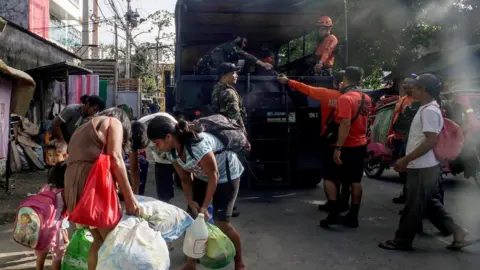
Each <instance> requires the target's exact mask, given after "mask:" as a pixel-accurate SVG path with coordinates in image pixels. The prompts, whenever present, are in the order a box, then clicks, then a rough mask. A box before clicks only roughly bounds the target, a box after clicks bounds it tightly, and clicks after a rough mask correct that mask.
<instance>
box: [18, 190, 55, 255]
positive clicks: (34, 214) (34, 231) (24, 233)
mask: <svg viewBox="0 0 480 270" xmlns="http://www.w3.org/2000/svg"><path fill="white" fill-rule="evenodd" d="M61 192H62V189H52V188H50V186H48V185H45V186H44V187H43V188H42V189H41V191H40V193H38V194H36V195H33V196H30V197H29V198H27V199H26V200H24V201H23V202H22V203H21V204H20V206H19V207H18V210H17V216H16V218H15V225H14V227H13V240H15V242H17V243H19V244H20V245H23V246H26V247H29V248H32V249H35V250H45V249H47V248H48V247H49V246H50V244H51V242H52V239H53V238H54V236H55V234H56V233H57V232H58V230H59V229H60V226H61V225H62V222H61V217H62V216H63V215H64V214H65V213H64V212H63V213H59V211H58V209H57V198H58V197H57V195H60V193H61Z"/></svg>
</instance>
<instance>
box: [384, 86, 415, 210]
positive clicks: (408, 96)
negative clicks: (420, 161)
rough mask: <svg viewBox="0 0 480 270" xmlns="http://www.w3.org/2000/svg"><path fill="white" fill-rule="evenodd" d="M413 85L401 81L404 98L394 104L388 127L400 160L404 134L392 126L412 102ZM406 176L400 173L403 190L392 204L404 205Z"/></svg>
mask: <svg viewBox="0 0 480 270" xmlns="http://www.w3.org/2000/svg"><path fill="white" fill-rule="evenodd" d="M414 84H415V79H413V78H406V79H405V80H404V81H403V90H404V91H405V96H403V97H401V98H400V99H398V101H397V104H395V110H394V112H393V117H392V123H391V125H390V127H391V129H392V132H393V138H392V145H393V148H394V151H393V154H394V156H395V158H401V157H404V156H405V150H406V147H407V141H406V134H404V133H402V132H399V131H398V130H396V129H395V128H393V125H394V124H395V122H397V120H398V116H399V115H400V114H401V113H403V112H405V109H406V108H407V107H408V106H409V105H410V104H411V103H412V102H413V86H414ZM406 177H407V174H406V173H404V172H400V179H401V181H402V183H403V190H402V193H401V194H400V196H398V197H396V198H393V200H392V201H393V203H397V204H402V203H405V200H406V196H405V189H406V188H405V184H406V183H405V182H406Z"/></svg>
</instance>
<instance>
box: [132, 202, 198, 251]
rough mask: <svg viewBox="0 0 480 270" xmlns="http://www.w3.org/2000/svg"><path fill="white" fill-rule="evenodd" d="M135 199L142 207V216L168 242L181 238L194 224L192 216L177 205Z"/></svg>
mask: <svg viewBox="0 0 480 270" xmlns="http://www.w3.org/2000/svg"><path fill="white" fill-rule="evenodd" d="M135 197H136V198H137V201H138V206H139V207H140V216H141V217H142V218H144V219H145V220H147V221H148V223H149V225H150V227H151V228H153V229H154V230H155V231H159V232H160V233H161V234H162V236H163V238H164V239H165V241H167V242H173V241H175V240H177V239H178V238H180V237H181V236H182V235H183V234H184V233H185V231H186V230H187V228H188V227H190V225H192V223H193V219H192V218H191V217H190V215H189V214H188V213H187V212H185V211H184V210H183V209H181V208H179V207H176V206H175V205H171V204H168V203H165V202H162V201H160V200H157V199H154V198H150V197H145V196H139V195H136V196H135Z"/></svg>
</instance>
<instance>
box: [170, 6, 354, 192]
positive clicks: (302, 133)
mask: <svg viewBox="0 0 480 270" xmlns="http://www.w3.org/2000/svg"><path fill="white" fill-rule="evenodd" d="M339 2H342V1H335V0H330V1H323V0H257V1H238V0H195V1H194V0H178V1H177V5H176V10H175V25H176V49H175V53H176V56H175V83H174V87H167V93H166V96H167V102H166V104H167V111H169V112H172V113H174V114H175V115H176V116H177V117H182V118H184V119H194V118H196V117H201V116H202V115H204V114H205V110H206V109H205V108H206V106H208V105H209V104H210V99H211V93H212V89H213V86H214V84H215V83H216V81H217V78H215V76H207V75H196V74H195V66H196V64H197V61H198V60H199V59H200V58H201V57H202V56H203V55H204V54H205V53H207V52H208V51H210V50H211V49H213V48H214V47H215V46H217V45H219V44H222V43H225V42H228V41H231V40H233V39H235V37H237V36H241V37H245V38H247V39H248V48H247V50H248V49H252V52H255V50H258V49H260V48H262V47H267V48H269V49H270V50H271V51H272V52H274V54H275V55H276V56H277V57H276V61H277V65H276V66H277V67H276V70H277V71H279V72H283V73H284V74H288V75H289V76H290V77H291V78H293V79H296V80H299V81H302V82H305V83H307V84H311V85H316V86H324V87H332V81H333V78H332V77H320V76H295V75H302V74H307V73H306V71H307V70H309V69H311V68H313V65H311V64H309V63H311V61H309V59H311V57H312V55H313V52H314V49H315V47H314V46H312V45H311V42H309V43H307V42H306V40H307V39H308V38H311V37H312V36H314V33H316V26H315V23H316V21H317V19H318V18H319V16H321V15H329V14H339V13H341V12H343V8H344V5H343V2H342V3H341V4H339ZM312 33H313V34H312ZM292 42H296V43H297V44H298V42H303V48H302V49H301V50H303V52H301V53H300V55H299V54H298V53H297V54H296V56H295V58H296V59H292V57H291V54H290V50H289V49H290V48H289V47H290V44H292ZM307 44H310V45H309V46H310V47H308V45H307ZM297 50H298V46H297ZM282 52H283V53H282ZM285 52H286V53H285ZM253 54H255V53H253ZM235 87H236V89H237V91H238V92H239V93H240V95H241V96H242V97H243V101H244V104H245V105H246V108H247V121H246V122H247V123H246V125H247V131H248V135H249V140H250V142H251V145H252V150H251V152H250V154H249V157H248V158H247V159H248V162H246V166H245V167H246V172H247V173H245V174H244V175H245V178H246V180H247V181H243V180H242V182H243V183H248V185H249V187H254V186H257V187H258V186H298V187H314V186H316V185H317V184H318V183H319V182H320V181H321V171H322V162H321V160H320V157H321V153H320V151H321V150H320V149H319V139H320V137H319V134H320V129H321V125H320V109H319V106H320V104H319V103H318V102H317V101H315V100H312V99H310V98H307V97H305V96H303V95H301V94H298V93H296V92H292V91H291V90H289V89H288V86H282V85H281V84H279V83H278V81H277V79H276V76H254V75H252V73H249V72H248V71H247V72H242V73H241V74H240V77H239V80H238V83H237V85H236V86H235Z"/></svg>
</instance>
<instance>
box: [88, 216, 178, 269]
mask: <svg viewBox="0 0 480 270" xmlns="http://www.w3.org/2000/svg"><path fill="white" fill-rule="evenodd" d="M169 268H170V256H169V252H168V247H167V243H166V242H165V240H164V239H163V237H162V235H161V233H160V232H158V231H155V230H153V229H152V228H150V226H149V224H148V223H147V221H145V220H143V219H142V218H137V217H132V216H124V217H123V218H122V220H121V221H120V223H119V224H118V225H117V227H116V228H115V229H114V230H113V231H112V232H110V233H109V234H108V236H107V238H106V239H105V241H104V243H103V245H102V247H101V248H100V250H99V251H98V263H97V268H96V269H97V270H121V269H122V270H123V269H137V270H168V269H169Z"/></svg>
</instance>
